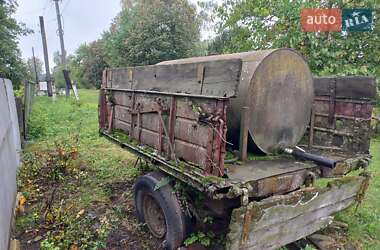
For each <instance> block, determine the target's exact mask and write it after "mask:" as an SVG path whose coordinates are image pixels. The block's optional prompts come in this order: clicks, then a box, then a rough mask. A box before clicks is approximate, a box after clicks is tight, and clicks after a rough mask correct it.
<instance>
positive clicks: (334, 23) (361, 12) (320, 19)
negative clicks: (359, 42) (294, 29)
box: [301, 8, 372, 32]
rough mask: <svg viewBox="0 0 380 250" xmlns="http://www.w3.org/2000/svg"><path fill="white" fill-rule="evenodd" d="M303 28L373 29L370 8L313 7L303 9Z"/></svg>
mask: <svg viewBox="0 0 380 250" xmlns="http://www.w3.org/2000/svg"><path fill="white" fill-rule="evenodd" d="M301 28H302V30H303V31H305V32H341V31H345V32H350V31H371V30H372V11H371V10H370V9H343V10H341V9H339V8H331V9H313V8H305V9H302V10H301Z"/></svg>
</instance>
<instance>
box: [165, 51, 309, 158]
mask: <svg viewBox="0 0 380 250" xmlns="http://www.w3.org/2000/svg"><path fill="white" fill-rule="evenodd" d="M234 59H241V60H242V69H241V76H240V81H239V84H238V90H237V96H236V98H232V99H231V105H230V109H229V112H228V114H227V121H228V132H227V136H228V139H229V141H231V142H232V143H233V144H234V145H238V140H239V132H240V131H239V130H240V119H241V109H242V107H243V106H247V107H249V113H250V117H249V135H250V136H249V137H250V139H249V140H248V141H249V144H250V147H251V148H253V147H254V148H258V149H259V150H261V151H262V152H264V153H275V152H277V151H278V150H279V149H283V148H285V147H292V146H295V145H296V144H297V143H298V142H299V140H300V139H301V138H302V136H303V134H304V133H305V130H306V127H307V124H308V122H309V118H310V112H311V107H312V102H313V95H314V90H313V79H312V75H311V72H310V69H309V67H308V64H307V63H306V61H305V60H304V58H303V57H302V56H301V55H300V54H299V53H298V52H296V51H294V50H292V49H286V48H285V49H274V50H262V51H251V52H243V53H236V54H228V55H215V56H206V57H195V58H188V59H180V60H172V61H165V62H161V63H160V65H170V64H183V63H198V62H199V63H201V62H209V61H219V60H234Z"/></svg>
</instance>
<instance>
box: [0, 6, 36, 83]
mask: <svg viewBox="0 0 380 250" xmlns="http://www.w3.org/2000/svg"><path fill="white" fill-rule="evenodd" d="M16 8H17V2H16V1H15V0H8V1H0V20H1V22H0V77H4V78H9V79H10V80H11V81H12V83H13V85H14V86H15V87H16V89H17V88H18V86H20V85H21V82H22V80H23V79H25V76H26V66H25V63H24V62H23V61H22V59H21V53H20V50H19V48H18V42H17V39H18V37H19V36H22V35H26V34H28V33H29V32H31V31H30V30H28V29H26V28H25V26H24V24H21V23H18V22H17V21H16V19H14V18H13V17H12V15H13V14H14V13H15V12H16Z"/></svg>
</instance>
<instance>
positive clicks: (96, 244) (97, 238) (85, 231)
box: [41, 215, 112, 250]
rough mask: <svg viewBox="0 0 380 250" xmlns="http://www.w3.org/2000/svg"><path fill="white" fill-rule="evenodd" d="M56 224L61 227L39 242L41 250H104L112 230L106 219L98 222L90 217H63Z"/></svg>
mask: <svg viewBox="0 0 380 250" xmlns="http://www.w3.org/2000/svg"><path fill="white" fill-rule="evenodd" d="M56 223H57V224H58V223H59V224H61V225H63V226H61V227H60V228H59V230H55V231H50V232H48V234H47V237H46V239H45V240H43V241H42V242H41V249H42V250H52V249H79V246H80V249H104V248H105V247H106V244H105V241H106V238H107V235H108V233H109V231H110V230H111V229H112V224H111V223H110V222H109V220H108V218H107V217H103V218H101V219H100V220H99V219H97V218H96V217H92V216H91V215H86V216H79V217H78V216H76V217H71V216H69V215H63V216H61V217H60V220H59V221H57V222H56ZM94 228H95V229H96V230H93V229H94Z"/></svg>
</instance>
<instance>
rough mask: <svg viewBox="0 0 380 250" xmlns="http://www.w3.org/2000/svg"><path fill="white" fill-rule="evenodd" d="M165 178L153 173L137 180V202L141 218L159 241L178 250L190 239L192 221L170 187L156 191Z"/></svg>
mask: <svg viewBox="0 0 380 250" xmlns="http://www.w3.org/2000/svg"><path fill="white" fill-rule="evenodd" d="M164 177H165V175H164V174H162V173H160V172H152V173H149V174H146V175H143V176H140V177H138V178H137V180H136V183H135V186H134V199H135V207H136V212H137V219H138V220H139V221H140V222H142V223H146V225H147V226H148V228H149V230H150V231H151V233H152V234H153V236H155V237H156V238H158V239H165V246H166V247H167V248H168V249H177V248H178V247H180V246H181V245H182V242H183V241H184V240H185V238H186V236H187V228H188V222H187V221H188V220H187V218H186V216H185V214H184V213H183V212H182V210H181V205H180V203H179V201H178V199H177V197H176V195H175V193H174V190H173V188H172V187H171V186H170V185H165V186H163V187H161V188H159V189H158V190H154V189H155V187H156V185H157V183H158V182H159V181H160V180H161V178H164Z"/></svg>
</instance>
